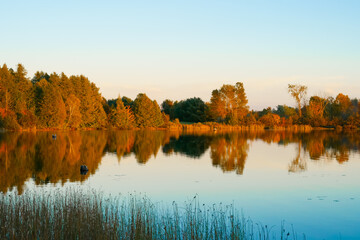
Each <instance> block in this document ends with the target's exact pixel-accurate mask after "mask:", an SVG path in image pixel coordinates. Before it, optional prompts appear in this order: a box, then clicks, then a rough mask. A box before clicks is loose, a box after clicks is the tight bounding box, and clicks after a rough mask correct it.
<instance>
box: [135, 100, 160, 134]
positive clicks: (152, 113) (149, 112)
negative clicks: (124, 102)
mask: <svg viewBox="0 0 360 240" xmlns="http://www.w3.org/2000/svg"><path fill="white" fill-rule="evenodd" d="M133 111H134V115H135V121H136V125H137V126H139V127H160V126H162V125H163V124H164V121H163V120H162V116H161V110H160V107H159V105H158V104H157V102H156V101H151V100H150V99H149V98H148V97H147V96H146V94H145V93H140V94H138V96H137V97H136V99H135V100H134V102H133Z"/></svg>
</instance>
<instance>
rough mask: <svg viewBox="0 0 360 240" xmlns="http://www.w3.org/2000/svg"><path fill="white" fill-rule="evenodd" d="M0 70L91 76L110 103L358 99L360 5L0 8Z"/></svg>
mask: <svg viewBox="0 0 360 240" xmlns="http://www.w3.org/2000/svg"><path fill="white" fill-rule="evenodd" d="M0 9H1V14H0V23H1V30H0V64H3V63H6V64H7V65H8V66H9V67H15V65H16V64H17V63H22V64H23V65H24V66H25V67H26V69H27V70H28V72H29V77H32V75H33V73H34V72H35V71H36V70H42V71H46V72H48V73H51V72H54V71H55V72H59V73H60V72H65V73H66V74H68V75H70V74H77V75H79V74H84V75H85V76H87V77H89V79H90V80H91V81H92V82H95V83H96V85H97V86H98V87H100V91H101V92H102V94H103V96H104V97H106V98H115V97H117V95H118V94H120V95H121V96H128V97H130V98H135V97H136V95H137V93H140V92H145V93H147V95H148V96H149V97H150V98H153V99H156V100H157V101H158V102H159V103H161V101H163V100H164V99H166V98H169V99H173V100H182V99H186V98H189V97H194V96H197V97H201V98H202V99H203V100H204V101H209V99H210V97H211V91H212V90H213V89H216V88H220V87H221V85H222V84H224V83H227V84H234V83H236V82H238V81H239V82H243V83H244V86H245V91H246V93H247V96H248V99H249V105H250V108H253V109H262V108H264V107H267V106H272V107H275V106H276V105H278V104H284V103H285V104H288V105H295V104H294V101H293V100H292V99H291V97H290V96H289V94H288V93H287V84H288V83H299V84H304V85H307V86H308V87H309V95H312V94H323V95H324V94H325V95H326V94H327V95H332V96H336V94H337V93H338V92H343V93H345V94H348V95H349V96H350V97H360V14H359V13H360V1H340V0H339V1H331V0H327V1H313V0H311V1H303V0H302V1H300V0H299V1H290V0H289V1H211V0H207V1H197V0H192V1H136V0H135V1H16V0H15V1H1V4H0Z"/></svg>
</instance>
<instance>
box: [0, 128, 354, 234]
mask: <svg viewBox="0 0 360 240" xmlns="http://www.w3.org/2000/svg"><path fill="white" fill-rule="evenodd" d="M51 135H52V133H49V132H37V133H18V132H15V133H0V192H1V193H2V194H5V193H8V192H18V193H19V194H22V193H23V192H25V191H29V190H34V189H38V188H65V187H68V186H76V187H78V188H86V189H88V188H89V187H90V188H95V189H100V190H101V191H103V192H104V193H111V194H125V195H126V194H128V193H134V192H136V193H143V194H146V195H147V196H148V197H149V198H150V199H151V200H152V201H154V202H162V203H163V204H165V205H166V204H168V203H169V204H170V203H171V202H172V201H174V200H175V201H177V202H178V203H180V204H181V203H183V202H185V201H187V200H189V199H192V198H193V197H194V196H197V197H198V198H199V199H200V202H201V203H206V204H208V205H211V204H213V203H220V202H221V203H222V204H234V205H235V206H236V208H238V209H242V211H243V213H244V215H245V216H246V217H247V216H250V217H251V219H252V220H253V221H254V222H261V223H262V224H267V225H269V226H275V227H274V229H277V228H278V227H279V226H280V224H281V221H282V220H285V222H286V228H287V229H289V228H291V225H293V226H294V229H295V231H296V232H297V233H298V235H299V236H301V234H302V233H305V234H306V239H360V153H359V149H360V136H359V133H357V132H354V133H336V132H332V131H313V132H310V133H292V132H279V131H259V132H231V133H221V132H219V133H212V132H211V133H179V132H168V131H75V132H57V138H56V139H52V137H51ZM83 164H85V165H87V166H88V168H89V172H88V174H87V175H81V174H80V171H79V169H80V165H83Z"/></svg>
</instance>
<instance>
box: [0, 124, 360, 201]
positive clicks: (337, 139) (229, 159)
mask: <svg viewBox="0 0 360 240" xmlns="http://www.w3.org/2000/svg"><path fill="white" fill-rule="evenodd" d="M252 141H263V142H266V143H269V144H278V145H283V146H288V145H289V144H292V145H291V146H292V147H295V146H296V147H295V149H296V151H295V154H294V156H292V157H291V158H289V168H288V171H289V172H301V171H306V169H307V162H306V161H307V159H308V158H309V159H311V160H312V161H318V160H319V159H323V158H325V159H328V160H336V161H337V162H338V163H339V164H342V163H344V162H346V161H349V156H350V154H351V153H352V152H358V150H359V147H360V137H359V135H358V134H357V133H348V134H339V133H336V132H331V131H313V132H310V133H295V132H285V131H284V132H280V131H253V132H250V131H247V132H217V133H213V132H205V133H204V132H203V133H180V132H169V131H74V132H59V133H57V138H56V139H53V138H52V133H49V132H37V133H32V132H24V133H20V132H11V133H10V132H9V133H1V134H0V191H1V192H7V191H9V190H11V189H12V188H16V189H17V190H18V192H19V193H20V194H21V193H22V192H23V188H24V184H25V182H26V181H27V180H29V179H33V180H34V182H35V184H37V185H41V184H46V183H62V184H64V183H65V182H67V181H70V182H74V181H79V182H82V181H84V180H86V179H87V178H89V176H91V175H92V174H94V173H95V172H96V170H97V168H98V167H99V164H100V162H101V159H102V157H103V155H104V154H106V153H114V154H116V156H117V158H118V161H121V159H122V158H124V157H126V156H129V155H131V154H134V156H135V158H136V160H137V161H138V163H140V164H146V163H147V162H148V161H149V160H150V159H151V158H152V157H156V156H157V154H158V152H159V151H162V152H163V153H164V154H165V155H172V154H181V155H184V156H186V157H189V158H193V159H197V158H200V157H201V156H203V155H204V154H205V152H207V151H208V150H209V153H210V158H211V162H212V165H213V166H215V167H218V168H220V169H221V170H222V171H223V172H236V173H237V174H243V172H244V168H245V163H246V159H247V156H248V152H249V149H250V146H251V142H252ZM294 144H296V145H295V146H294ZM274 157H276V156H274ZM81 165H87V166H88V168H89V173H88V174H86V175H81V174H80V171H79V169H80V166H81Z"/></svg>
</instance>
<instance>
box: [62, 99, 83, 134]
mask: <svg viewBox="0 0 360 240" xmlns="http://www.w3.org/2000/svg"><path fill="white" fill-rule="evenodd" d="M65 107H66V115H67V119H66V126H67V127H69V128H78V127H79V126H80V124H81V113H80V100H79V99H78V98H77V97H76V96H75V95H74V94H70V96H69V97H68V98H67V99H66V102H65Z"/></svg>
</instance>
